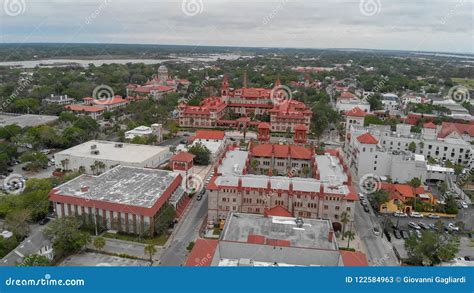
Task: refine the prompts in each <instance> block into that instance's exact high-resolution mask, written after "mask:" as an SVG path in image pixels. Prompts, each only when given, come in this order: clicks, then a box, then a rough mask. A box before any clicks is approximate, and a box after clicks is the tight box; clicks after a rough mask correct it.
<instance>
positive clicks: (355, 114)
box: [346, 107, 367, 117]
mask: <svg viewBox="0 0 474 293" xmlns="http://www.w3.org/2000/svg"><path fill="white" fill-rule="evenodd" d="M366 115H367V113H365V112H364V110H362V109H361V108H359V107H355V108H353V109H352V110H349V111H347V112H346V116H349V117H365V116H366Z"/></svg>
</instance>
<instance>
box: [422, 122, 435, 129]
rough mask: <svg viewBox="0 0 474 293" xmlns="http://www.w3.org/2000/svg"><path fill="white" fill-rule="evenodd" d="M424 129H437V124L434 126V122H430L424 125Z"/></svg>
mask: <svg viewBox="0 0 474 293" xmlns="http://www.w3.org/2000/svg"><path fill="white" fill-rule="evenodd" d="M423 128H430V129H436V124H434V123H433V122H428V123H425V124H423Z"/></svg>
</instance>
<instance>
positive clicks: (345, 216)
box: [341, 212, 351, 240]
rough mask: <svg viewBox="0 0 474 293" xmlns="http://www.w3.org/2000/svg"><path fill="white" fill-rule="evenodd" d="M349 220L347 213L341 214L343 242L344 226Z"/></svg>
mask: <svg viewBox="0 0 474 293" xmlns="http://www.w3.org/2000/svg"><path fill="white" fill-rule="evenodd" d="M350 220H351V218H350V216H349V214H348V213H347V212H343V213H342V214H341V223H342V240H344V233H345V232H346V225H347V223H349V221H350Z"/></svg>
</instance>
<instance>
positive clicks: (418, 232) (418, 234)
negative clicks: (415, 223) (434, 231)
mask: <svg viewBox="0 0 474 293" xmlns="http://www.w3.org/2000/svg"><path fill="white" fill-rule="evenodd" d="M415 233H416V237H418V238H421V232H420V230H415Z"/></svg>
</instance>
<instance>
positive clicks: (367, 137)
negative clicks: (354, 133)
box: [357, 132, 379, 144]
mask: <svg viewBox="0 0 474 293" xmlns="http://www.w3.org/2000/svg"><path fill="white" fill-rule="evenodd" d="M357 140H358V141H359V142H360V143H363V144H378V143H379V141H378V140H377V139H376V138H375V137H373V136H372V134H370V133H368V132H367V133H364V134H362V135H361V136H358V137H357Z"/></svg>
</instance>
